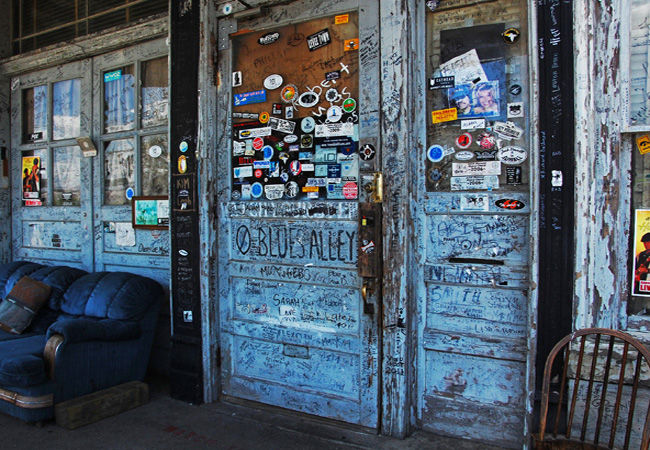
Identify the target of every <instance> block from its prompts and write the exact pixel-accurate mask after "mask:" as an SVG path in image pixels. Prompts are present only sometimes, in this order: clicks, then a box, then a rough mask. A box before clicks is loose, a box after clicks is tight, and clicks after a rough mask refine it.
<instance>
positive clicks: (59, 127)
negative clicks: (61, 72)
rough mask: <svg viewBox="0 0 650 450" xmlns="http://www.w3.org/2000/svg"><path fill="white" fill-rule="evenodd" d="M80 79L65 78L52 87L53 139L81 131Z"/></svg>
mask: <svg viewBox="0 0 650 450" xmlns="http://www.w3.org/2000/svg"><path fill="white" fill-rule="evenodd" d="M80 104H81V80H79V79H76V80H66V81H60V82H58V83H54V86H53V87H52V109H53V112H52V115H53V118H52V122H53V123H52V127H53V128H52V134H53V136H54V139H55V140H59V139H72V138H75V137H77V136H79V135H80V133H81V105H80Z"/></svg>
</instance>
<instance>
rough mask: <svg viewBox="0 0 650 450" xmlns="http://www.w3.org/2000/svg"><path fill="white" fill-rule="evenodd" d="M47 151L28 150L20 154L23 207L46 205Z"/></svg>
mask: <svg viewBox="0 0 650 450" xmlns="http://www.w3.org/2000/svg"><path fill="white" fill-rule="evenodd" d="M46 155H47V150H45V149H39V150H30V151H25V152H23V153H22V165H21V170H22V173H23V176H22V178H23V205H24V206H43V205H45V204H47V190H48V186H47V184H48V183H47V167H46V161H47V159H46Z"/></svg>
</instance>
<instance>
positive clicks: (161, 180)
mask: <svg viewBox="0 0 650 450" xmlns="http://www.w3.org/2000/svg"><path fill="white" fill-rule="evenodd" d="M140 154H141V167H142V195H167V194H168V186H169V182H168V172H169V170H168V169H169V151H168V150H167V135H164V134H160V135H155V136H146V137H143V138H142V145H141V153H140Z"/></svg>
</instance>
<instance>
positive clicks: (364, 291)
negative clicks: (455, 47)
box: [361, 281, 375, 314]
mask: <svg viewBox="0 0 650 450" xmlns="http://www.w3.org/2000/svg"><path fill="white" fill-rule="evenodd" d="M372 292H373V289H372V284H371V282H370V281H364V282H363V286H362V287H361V298H362V299H363V312H364V313H366V314H374V313H375V305H373V304H372V303H368V296H370V295H372Z"/></svg>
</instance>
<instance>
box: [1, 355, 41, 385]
mask: <svg viewBox="0 0 650 450" xmlns="http://www.w3.org/2000/svg"><path fill="white" fill-rule="evenodd" d="M45 381H46V376H45V362H44V361H43V358H41V357H38V356H34V355H18V356H13V357H9V358H3V359H2V360H1V361H0V385H3V386H36V385H38V384H41V383H44V382H45Z"/></svg>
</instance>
